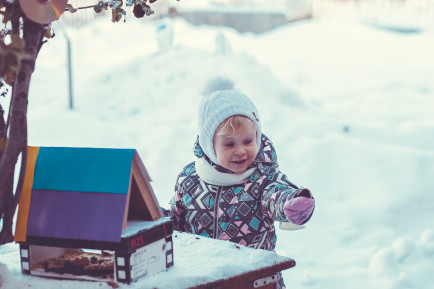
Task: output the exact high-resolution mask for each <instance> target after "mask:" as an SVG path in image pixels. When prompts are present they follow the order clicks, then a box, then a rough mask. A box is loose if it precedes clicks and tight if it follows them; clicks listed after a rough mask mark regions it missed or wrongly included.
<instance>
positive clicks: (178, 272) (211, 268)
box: [134, 231, 295, 289]
mask: <svg viewBox="0 0 434 289" xmlns="http://www.w3.org/2000/svg"><path fill="white" fill-rule="evenodd" d="M172 236H173V246H174V250H173V252H174V258H175V260H174V266H173V267H171V268H169V269H168V270H167V271H164V272H161V273H159V274H157V275H154V276H149V277H145V278H142V279H140V280H139V281H137V282H136V283H134V287H137V288H154V287H158V288H178V289H183V288H192V287H194V288H211V287H212V288H215V287H216V286H212V285H219V287H218V288H226V287H225V286H222V285H225V284H233V283H234V282H237V283H239V284H241V283H240V282H242V280H247V279H248V280H256V279H255V278H257V279H260V278H262V277H266V276H272V275H274V274H276V272H279V271H281V270H285V269H288V268H291V267H293V266H295V261H294V260H292V259H290V258H288V257H283V256H280V255H278V254H276V253H274V252H271V251H265V250H256V249H252V248H247V247H244V246H241V245H237V244H235V243H231V242H229V241H221V240H214V239H210V238H206V237H201V236H197V235H192V234H187V233H181V232H178V231H174V232H173V235H172ZM261 274H262V275H263V276H261ZM225 282H229V283H225ZM251 283H253V281H252V282H251ZM252 285H253V284H252ZM252 288H253V286H252Z"/></svg>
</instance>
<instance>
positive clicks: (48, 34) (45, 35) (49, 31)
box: [44, 27, 56, 39]
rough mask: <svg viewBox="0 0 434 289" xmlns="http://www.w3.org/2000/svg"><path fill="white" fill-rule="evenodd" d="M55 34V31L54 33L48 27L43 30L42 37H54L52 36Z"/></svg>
mask: <svg viewBox="0 0 434 289" xmlns="http://www.w3.org/2000/svg"><path fill="white" fill-rule="evenodd" d="M55 35H56V33H54V30H53V29H52V28H51V27H50V28H48V29H47V31H45V34H44V37H45V38H48V39H50V38H54V36H55Z"/></svg>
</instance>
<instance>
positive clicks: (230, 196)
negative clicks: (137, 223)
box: [170, 135, 310, 250]
mask: <svg viewBox="0 0 434 289" xmlns="http://www.w3.org/2000/svg"><path fill="white" fill-rule="evenodd" d="M261 139H262V142H261V147H260V150H259V152H258V154H257V157H256V159H255V161H254V162H253V164H252V165H251V166H250V167H249V168H248V170H249V169H252V170H251V171H253V172H252V173H251V174H250V176H248V177H247V181H245V182H244V183H239V184H231V185H215V184H211V183H207V182H206V181H204V180H203V179H202V178H200V177H199V176H198V173H197V171H196V162H192V163H190V164H188V165H187V166H185V167H184V168H183V170H182V171H181V172H180V174H179V175H178V178H177V181H176V185H175V194H174V197H173V198H172V200H171V201H170V205H171V215H172V219H173V221H174V228H175V229H176V230H179V231H184V232H189V233H193V234H197V235H202V236H206V237H210V238H214V239H220V240H229V241H232V242H235V243H238V244H241V245H245V246H247V247H251V248H260V249H265V250H274V249H275V246H276V233H275V227H274V222H275V221H279V222H289V221H288V220H287V218H286V216H285V213H284V209H283V206H284V204H285V202H286V201H287V200H290V199H292V198H294V196H295V195H296V194H297V193H299V192H300V191H301V190H303V188H298V187H297V186H295V185H294V184H293V183H291V182H290V181H289V180H288V178H287V176H286V175H285V174H283V173H282V172H280V171H279V167H278V163H277V156H276V151H275V149H274V147H273V144H272V142H271V141H270V140H269V139H268V138H267V137H266V136H265V135H262V138H261ZM194 152H195V155H196V156H197V157H198V161H206V162H207V163H208V164H209V165H211V166H212V167H214V168H215V170H216V171H218V172H222V173H230V171H228V170H226V169H225V168H223V167H221V166H219V165H216V164H213V163H212V162H211V161H210V160H209V159H208V158H207V156H206V155H204V153H203V151H202V149H201V148H200V145H199V143H198V141H196V144H195V150H194ZM309 218H310V216H305V219H304V220H302V222H303V223H305V222H307V221H308V220H309Z"/></svg>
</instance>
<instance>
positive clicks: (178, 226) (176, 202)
mask: <svg viewBox="0 0 434 289" xmlns="http://www.w3.org/2000/svg"><path fill="white" fill-rule="evenodd" d="M182 179H185V178H182V177H181V174H180V175H178V178H177V180H176V184H175V193H174V196H173V197H172V199H171V200H170V203H169V204H170V214H171V216H170V217H171V219H172V221H173V228H174V229H175V230H178V231H182V232H188V233H191V228H190V226H189V225H188V222H187V221H186V215H187V208H186V207H185V204H184V202H183V196H184V190H183V189H182V181H181V180H182Z"/></svg>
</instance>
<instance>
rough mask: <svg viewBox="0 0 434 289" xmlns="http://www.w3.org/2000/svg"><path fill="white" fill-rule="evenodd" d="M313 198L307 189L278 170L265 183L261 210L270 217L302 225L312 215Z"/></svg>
mask: <svg viewBox="0 0 434 289" xmlns="http://www.w3.org/2000/svg"><path fill="white" fill-rule="evenodd" d="M314 208H315V199H314V198H313V196H312V193H311V192H310V190H309V189H306V188H298V187H297V186H295V185H294V184H292V183H291V182H290V181H289V180H288V178H287V177H286V175H285V174H283V173H281V172H279V173H277V174H276V175H274V178H273V180H272V181H271V182H270V184H269V185H267V186H266V187H265V189H264V192H263V197H262V210H263V212H264V213H265V214H267V215H269V216H270V217H271V218H272V219H274V220H276V221H280V222H288V221H289V222H291V223H293V224H296V225H303V224H304V223H306V222H307V221H308V220H309V219H310V217H311V216H312V213H313V210H314Z"/></svg>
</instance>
